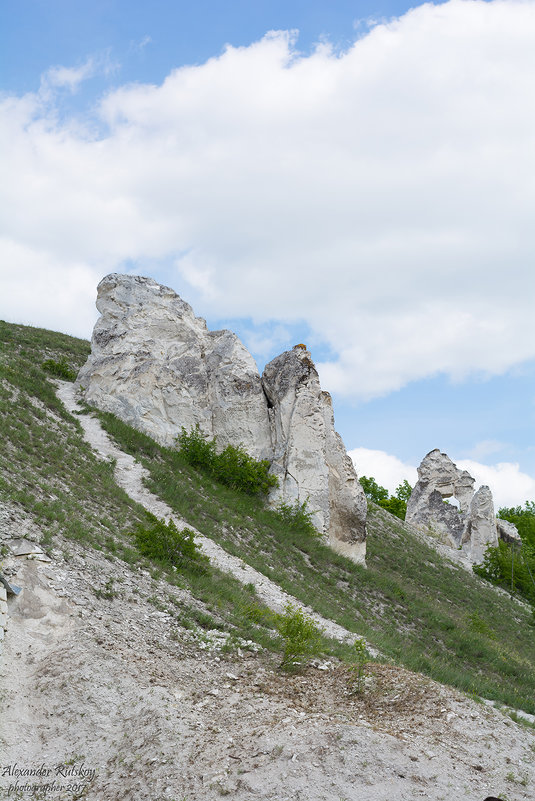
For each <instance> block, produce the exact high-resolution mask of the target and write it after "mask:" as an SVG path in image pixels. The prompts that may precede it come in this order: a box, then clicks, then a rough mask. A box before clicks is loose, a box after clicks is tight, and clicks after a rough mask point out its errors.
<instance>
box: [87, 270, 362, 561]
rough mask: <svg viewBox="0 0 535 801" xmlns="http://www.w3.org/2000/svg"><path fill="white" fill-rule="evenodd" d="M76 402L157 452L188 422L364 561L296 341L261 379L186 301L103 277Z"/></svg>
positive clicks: (342, 470)
mask: <svg viewBox="0 0 535 801" xmlns="http://www.w3.org/2000/svg"><path fill="white" fill-rule="evenodd" d="M97 308H98V310H99V311H100V312H101V317H100V318H99V320H98V321H97V323H96V325H95V329H94V331H93V337H92V340H91V354H90V356H89V358H88V360H87V362H86V364H85V365H84V367H83V368H82V369H81V371H80V373H79V375H78V379H77V382H78V385H79V386H80V387H81V389H82V391H83V395H84V398H85V400H86V401H87V402H88V403H89V404H92V405H94V406H96V407H98V408H99V409H103V410H105V411H109V412H112V413H113V414H115V415H117V417H120V418H121V419H122V420H124V421H125V422H127V423H130V424H131V425H132V426H134V427H136V428H138V429H139V430H141V431H144V432H145V433H147V434H149V435H150V436H152V437H153V438H154V439H156V440H157V441H158V442H160V443H162V444H164V445H168V446H169V445H173V444H174V441H175V438H176V436H177V435H178V434H179V433H180V429H181V427H182V426H184V428H186V430H190V429H191V428H193V427H194V426H195V425H196V424H198V425H199V426H200V429H201V431H202V433H203V434H204V435H205V436H206V437H209V438H212V437H217V443H218V446H219V447H224V446H225V445H228V444H231V445H242V446H243V447H244V448H245V450H246V451H247V452H248V453H249V454H250V455H251V456H253V457H254V458H256V459H268V460H269V461H270V462H271V463H272V471H273V472H274V473H275V474H276V475H277V476H278V477H279V480H280V487H279V489H278V490H276V491H275V493H274V494H273V497H272V498H271V501H272V503H277V502H278V501H279V500H284V501H286V502H288V503H293V502H294V501H299V502H300V503H302V502H303V501H305V500H306V501H308V509H309V510H310V511H311V512H312V513H313V519H314V524H315V526H316V527H317V529H318V530H319V531H321V532H322V533H323V534H324V536H325V539H326V540H327V541H329V542H330V544H331V545H332V547H333V548H335V549H336V550H337V551H340V552H342V553H344V554H346V555H347V556H349V557H350V558H351V559H353V560H354V561H356V562H363V561H364V555H365V541H366V525H365V524H366V499H365V496H364V493H363V491H362V488H361V486H360V484H359V482H358V480H357V476H356V474H355V470H354V468H353V464H352V462H351V459H350V458H349V456H348V455H347V453H346V451H345V448H344V445H343V443H342V440H341V439H340V437H339V436H338V434H337V433H336V432H335V430H334V417H333V411H332V404H331V399H330V396H329V394H328V393H326V392H322V390H321V387H320V384H319V379H318V374H317V372H316V369H315V367H314V364H313V363H312V360H311V358H310V354H309V353H308V351H307V350H306V348H305V347H304V346H296V347H295V348H294V349H293V350H291V351H288V352H286V353H283V354H282V355H281V356H278V357H277V358H276V359H274V360H273V361H272V362H271V363H270V364H269V365H267V367H266V369H265V371H264V376H263V380H261V379H260V375H259V373H258V368H257V366H256V363H255V361H254V359H253V357H252V356H251V354H250V353H249V352H248V351H247V349H246V348H245V347H244V346H243V345H242V343H241V342H240V340H239V339H238V338H237V337H236V335H235V334H233V333H231V332H230V331H209V330H208V329H207V327H206V323H205V321H204V320H202V319H201V318H198V317H195V315H194V313H193V310H192V308H191V306H189V305H188V304H187V303H185V302H184V301H183V300H182V299H181V298H180V297H179V296H178V295H177V294H176V293H175V292H174V291H173V290H172V289H169V288H168V287H164V286H160V284H157V283H156V281H153V280H152V279H151V278H141V277H137V276H126V275H119V274H112V275H108V276H106V277H105V278H103V280H102V281H101V282H100V284H99V286H98V299H97Z"/></svg>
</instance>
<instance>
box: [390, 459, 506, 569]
mask: <svg viewBox="0 0 535 801" xmlns="http://www.w3.org/2000/svg"><path fill="white" fill-rule="evenodd" d="M474 484H475V479H474V478H472V476H471V475H470V474H469V473H468V472H467V471H466V470H459V469H458V468H457V466H456V465H455V464H454V463H453V462H452V461H451V459H450V458H449V456H448V455H447V454H446V453H441V452H440V451H439V450H438V448H435V450H432V451H430V452H429V453H428V454H427V455H426V456H425V457H424V459H423V460H422V463H421V464H420V467H419V468H418V482H417V484H416V486H415V487H414V489H413V491H412V494H411V497H410V498H409V501H408V503H407V514H406V517H405V519H406V521H407V522H408V523H412V524H413V525H417V526H418V527H419V528H422V529H427V530H431V531H432V532H433V533H434V534H435V535H437V534H438V535H439V537H440V539H442V541H443V542H445V543H446V544H448V545H450V546H451V547H452V548H463V550H464V551H465V552H466V553H467V554H468V555H469V557H470V559H471V560H472V562H474V563H479V562H481V561H482V560H483V556H484V553H485V550H486V548H487V546H488V545H492V546H496V545H497V543H498V538H499V537H502V538H503V539H504V540H507V541H509V542H512V541H515V542H518V543H520V542H521V540H520V537H519V535H518V531H517V530H516V527H515V526H514V525H513V524H512V523H508V522H506V521H504V520H497V518H496V515H495V512H494V503H493V500H492V493H491V491H490V489H489V488H488V487H487V486H486V485H483V486H481V487H480V488H479V489H478V491H477V492H476V493H474ZM452 497H453V498H455V499H456V500H457V501H458V502H459V508H457V507H456V506H454V505H452V504H449V503H444V500H446V499H447V498H452Z"/></svg>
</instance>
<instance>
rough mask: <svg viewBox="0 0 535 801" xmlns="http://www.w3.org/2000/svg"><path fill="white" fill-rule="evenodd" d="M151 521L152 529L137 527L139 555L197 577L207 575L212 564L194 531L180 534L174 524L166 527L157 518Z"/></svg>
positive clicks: (149, 527) (184, 530)
mask: <svg viewBox="0 0 535 801" xmlns="http://www.w3.org/2000/svg"><path fill="white" fill-rule="evenodd" d="M149 518H150V521H151V525H150V526H138V528H137V530H136V531H135V532H134V537H135V540H136V544H137V547H138V549H139V551H140V553H142V554H143V555H144V556H148V557H149V558H151V559H157V560H158V561H159V562H163V563H164V564H167V565H171V566H172V567H177V568H180V569H187V570H190V571H192V572H194V573H206V572H208V567H209V564H210V561H209V559H208V557H207V556H206V555H205V554H203V553H202V551H201V550H200V548H199V546H198V545H197V543H196V542H195V535H194V533H193V531H191V529H188V528H184V529H182V531H179V530H178V528H177V527H176V524H175V523H174V522H173V520H170V521H169V522H168V523H166V522H165V520H159V519H158V518H157V517H156V516H155V515H149Z"/></svg>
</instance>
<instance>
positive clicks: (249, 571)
mask: <svg viewBox="0 0 535 801" xmlns="http://www.w3.org/2000/svg"><path fill="white" fill-rule="evenodd" d="M57 383H58V387H59V388H58V391H57V394H58V397H59V399H60V400H61V401H62V403H63V404H64V405H65V408H66V409H67V410H68V411H69V412H71V414H74V413H76V412H80V411H82V409H81V406H80V405H79V404H78V402H77V399H76V390H75V387H74V384H71V383H68V382H65V381H58V382H57ZM77 419H78V420H79V422H80V424H81V426H82V428H83V430H84V434H85V438H86V440H87V442H88V443H89V444H90V445H91V447H92V448H93V450H94V451H95V452H96V454H97V455H98V456H99V457H100V458H101V459H115V460H116V467H115V480H116V481H117V484H118V485H119V486H120V487H122V488H123V489H124V490H125V492H126V493H127V494H128V495H129V496H130V497H131V498H132V499H133V500H134V501H137V503H140V504H141V505H142V506H144V507H145V509H147V511H149V512H152V514H154V515H156V516H157V517H160V518H162V517H163V518H165V519H166V520H170V519H172V520H173V521H174V522H175V524H176V525H177V527H178V528H179V529H182V528H186V527H187V528H189V529H191V530H192V531H194V532H195V539H196V542H197V543H198V545H199V546H200V547H201V549H202V551H203V552H204V553H205V554H206V555H207V556H208V557H209V558H210V561H211V562H212V564H214V565H216V566H217V567H218V568H219V569H220V570H223V571H225V572H226V573H231V574H232V576H234V578H236V579H238V581H240V582H241V583H242V584H254V586H255V588H256V591H257V593H258V595H259V597H260V598H261V599H262V601H263V602H264V603H265V604H266V606H269V608H270V609H273V610H274V611H275V612H281V611H282V610H283V608H284V606H285V605H286V604H287V603H291V604H293V605H294V606H298V607H300V608H302V609H304V611H305V612H306V613H307V614H308V615H309V616H310V617H311V618H312V619H313V620H314V621H315V622H316V624H317V625H318V626H320V627H322V628H323V629H324V630H325V634H326V636H328V637H332V638H333V639H336V640H341V641H346V642H353V641H354V640H355V638H356V635H355V634H354V633H352V632H350V631H348V630H347V629H345V628H343V627H342V626H339V625H338V624H337V623H334V622H333V621H332V620H327V619H326V618H324V617H322V616H321V615H318V614H317V613H316V612H314V610H313V609H310V607H307V606H304V605H303V604H302V603H301V602H300V601H298V600H297V599H296V598H293V597H292V596H291V595H288V593H286V592H284V590H282V589H281V588H280V587H279V586H278V585H277V584H275V583H274V582H273V581H271V580H270V579H268V578H267V577H266V576H264V575H262V573H259V572H258V571H257V570H255V569H254V568H252V567H250V566H249V565H247V564H246V563H245V562H244V561H243V560H242V559H239V558H238V557H237V556H232V555H231V554H229V553H227V551H225V549H224V548H222V547H221V546H220V545H218V544H217V543H215V542H214V541H213V540H211V539H210V538H209V537H205V536H204V534H201V532H200V531H197V530H196V529H194V528H193V527H192V526H190V525H189V523H187V522H186V521H185V520H183V519H182V518H180V517H177V515H176V514H175V513H174V512H173V510H172V509H171V508H170V507H169V506H168V505H167V504H166V503H164V502H163V501H162V500H161V499H160V498H158V497H157V496H156V495H154V494H153V493H152V492H150V491H149V490H148V489H147V488H146V487H145V486H144V484H143V479H144V478H145V477H148V472H147V470H145V468H144V467H143V466H142V465H141V464H140V463H139V462H137V461H136V460H135V459H134V457H133V456H130V454H127V453H124V451H121V450H120V449H119V448H118V447H117V445H115V444H114V443H113V442H112V441H111V439H110V438H109V437H108V435H107V433H106V432H105V431H104V429H103V428H102V426H101V425H100V422H99V420H98V419H97V418H96V417H93V416H92V415H87V414H80V415H77ZM368 650H369V651H370V653H371V654H372V656H377V655H378V652H377V651H375V650H374V649H373V648H370V647H369V648H368Z"/></svg>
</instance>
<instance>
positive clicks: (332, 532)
mask: <svg viewBox="0 0 535 801" xmlns="http://www.w3.org/2000/svg"><path fill="white" fill-rule="evenodd" d="M262 384H263V386H264V391H265V393H266V397H267V399H268V402H269V405H270V414H271V422H272V442H273V461H272V470H273V472H274V473H275V474H276V475H277V476H278V478H279V484H280V486H279V490H278V492H279V495H280V497H282V498H287V499H289V500H290V501H291V502H294V501H298V502H300V503H302V502H303V501H304V500H307V501H308V504H309V508H310V509H311V510H312V511H313V512H314V522H315V525H316V527H317V528H318V529H319V530H320V531H324V532H325V534H326V535H327V536H328V537H329V541H330V544H331V546H332V547H333V548H334V549H335V550H337V551H339V552H340V553H344V554H346V555H348V556H350V558H352V559H353V560H354V561H357V562H362V561H364V554H365V541H366V522H365V521H366V498H365V496H364V492H363V489H362V487H361V485H360V483H359V481H358V478H357V475H356V472H355V468H354V466H353V463H352V461H351V459H350V458H349V456H348V454H347V452H346V449H345V447H344V444H343V442H342V439H341V438H340V436H339V435H338V434H337V433H336V431H335V429H334V415H333V409H332V401H331V396H330V395H329V393H328V392H323V391H322V389H321V386H320V381H319V376H318V373H317V370H316V368H315V366H314V363H313V361H312V358H311V355H310V353H309V352H308V350H307V349H306V347H305V346H304V345H296V346H295V347H294V348H293V349H292V350H290V351H286V352H285V353H282V354H281V355H280V356H277V357H276V358H275V359H273V360H272V361H271V362H270V363H269V364H268V365H266V367H265V369H264V372H263V374H262Z"/></svg>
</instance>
